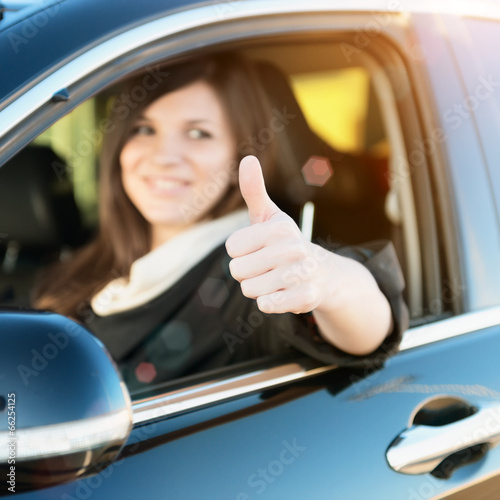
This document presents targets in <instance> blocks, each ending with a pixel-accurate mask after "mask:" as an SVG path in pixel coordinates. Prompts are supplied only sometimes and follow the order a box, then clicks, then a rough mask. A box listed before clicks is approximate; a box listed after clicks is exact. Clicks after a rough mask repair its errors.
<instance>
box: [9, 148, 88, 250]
mask: <svg viewBox="0 0 500 500" xmlns="http://www.w3.org/2000/svg"><path fill="white" fill-rule="evenodd" d="M0 233H1V234H2V236H3V238H2V239H3V240H5V239H6V240H7V241H15V242H17V243H18V244H19V246H20V247H21V248H30V249H44V250H55V249H58V248H60V247H61V246H62V245H76V244H78V243H79V238H81V235H82V226H81V221H80V216H79V212H78V209H77V207H76V204H75V201H74V198H73V193H72V188H71V183H70V182H69V180H68V178H67V175H66V169H65V168H64V162H63V161H62V160H61V158H60V157H59V156H57V155H56V154H55V153H54V152H53V151H52V150H51V149H50V148H48V147H44V146H28V147H26V148H24V149H23V150H22V151H21V152H19V153H18V154H17V155H16V156H14V157H13V158H12V159H11V160H9V161H8V162H7V163H6V164H5V165H3V166H2V167H0Z"/></svg>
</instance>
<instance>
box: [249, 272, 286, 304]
mask: <svg viewBox="0 0 500 500" xmlns="http://www.w3.org/2000/svg"><path fill="white" fill-rule="evenodd" d="M284 287H285V284H284V282H283V272H282V271H281V270H278V269H273V270H271V271H269V272H267V273H264V274H261V275H259V276H255V277H254V278H249V279H246V280H243V281H242V282H241V292H242V293H243V295H244V296H245V297H248V298H249V299H256V298H258V297H260V296H261V295H269V294H270V293H274V292H277V291H279V290H282V289H283V288H284Z"/></svg>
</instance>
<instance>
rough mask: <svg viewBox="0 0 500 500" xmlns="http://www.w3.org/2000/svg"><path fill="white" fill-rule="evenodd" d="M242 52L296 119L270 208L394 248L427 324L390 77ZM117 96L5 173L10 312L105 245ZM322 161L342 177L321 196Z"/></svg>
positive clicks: (302, 44) (291, 55) (332, 238)
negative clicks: (101, 200)
mask: <svg viewBox="0 0 500 500" xmlns="http://www.w3.org/2000/svg"><path fill="white" fill-rule="evenodd" d="M238 48H239V50H241V51H242V52H243V53H244V54H245V55H246V56H248V57H249V58H251V59H252V60H255V61H257V62H258V71H259V74H260V77H261V79H262V81H263V83H264V86H265V89H266V91H267V94H268V97H269V99H270V102H271V104H272V106H273V109H274V108H275V109H277V110H286V112H287V113H289V114H290V115H293V116H294V118H293V119H291V120H290V122H289V124H287V125H286V127H285V128H284V129H283V131H281V132H276V134H275V135H276V139H277V140H282V141H288V142H289V144H290V145H291V147H292V150H293V152H294V154H293V157H292V158H280V159H279V165H278V168H277V171H278V173H279V175H278V178H277V182H274V183H273V184H272V185H269V186H268V187H269V194H270V196H271V198H273V199H274V201H275V202H276V203H277V204H278V205H279V206H280V207H281V208H282V209H283V210H285V211H286V212H287V213H289V214H290V215H291V216H292V217H293V218H294V219H295V220H296V221H297V223H299V224H300V223H301V214H302V212H303V207H304V204H306V203H307V202H309V203H311V202H312V204H313V205H314V221H313V228H312V239H313V241H317V242H318V243H325V242H326V243H328V244H331V243H335V244H338V245H344V244H345V245H357V244H361V243H363V242H368V241H373V240H379V239H385V240H392V241H393V243H394V245H395V248H396V251H397V254H398V257H399V259H400V262H401V265H402V269H403V273H404V276H405V279H406V283H407V288H406V292H405V294H406V297H405V298H406V300H407V303H408V305H409V308H410V314H411V318H412V321H414V322H418V321H419V320H420V318H421V317H422V316H423V311H424V309H423V300H424V295H425V292H424V289H423V276H422V275H423V272H422V259H421V255H420V248H421V244H420V237H419V234H420V233H419V229H418V224H417V213H416V208H415V201H414V196H413V187H412V184H411V182H412V180H411V176H401V175H399V177H398V171H397V170H396V166H395V163H396V159H398V158H401V157H406V153H405V146H404V142H403V139H402V135H401V122H400V117H399V115H398V110H397V106H396V98H395V96H394V91H393V89H392V88H391V84H390V82H389V79H388V78H387V76H386V74H385V71H384V70H383V68H382V67H381V66H380V64H379V63H378V62H377V61H375V59H372V58H370V56H369V55H368V54H367V53H363V54H360V55H356V54H354V55H353V56H351V57H349V58H347V57H346V56H345V53H344V52H343V48H342V44H341V43H339V42H338V41H323V40H317V41H316V40H313V41H307V42H306V41H297V42H293V41H292V42H290V41H287V42H281V41H279V42H276V43H270V42H266V43H261V44H258V43H253V44H251V45H248V46H243V47H238ZM114 83H115V84H116V82H114ZM116 88H117V87H116V86H113V85H111V86H108V87H106V88H105V89H104V90H101V91H100V92H99V93H97V94H95V95H94V96H93V97H91V98H90V99H88V100H86V101H84V102H83V103H82V104H80V105H79V106H78V107H76V108H75V109H74V110H73V111H71V112H70V113H69V114H68V115H66V116H64V117H63V118H61V119H59V120H58V121H57V122H55V123H54V124H53V125H52V126H51V127H49V128H48V129H47V130H45V132H43V133H42V134H41V135H40V136H38V137H37V138H36V139H35V140H34V141H32V142H31V143H30V144H29V145H28V146H27V147H25V148H24V149H23V150H21V151H20V152H19V153H18V154H17V155H16V156H14V157H13V158H12V159H11V160H9V161H8V162H7V163H6V164H5V165H3V166H2V168H0V261H1V262H2V269H1V272H0V306H21V307H29V305H30V290H31V289H32V287H33V284H34V282H35V280H36V276H37V273H38V272H39V271H40V269H42V268H43V267H44V266H46V265H47V264H49V263H50V262H53V261H54V260H57V259H65V258H69V257H70V255H71V252H72V251H74V250H75V249H76V248H78V247H80V246H81V245H83V244H85V242H86V241H88V240H89V239H90V238H92V235H93V234H95V232H96V230H97V207H98V205H97V204H98V201H97V198H98V197H97V191H98V158H99V147H100V144H101V140H102V137H101V134H99V133H98V132H97V131H98V130H99V127H98V124H99V123H100V121H101V120H103V119H105V117H106V113H107V109H108V107H109V105H110V102H111V98H112V96H113V93H114V92H116ZM311 158H313V159H319V160H320V161H322V162H323V164H328V165H330V167H331V171H332V172H333V175H332V176H331V177H330V178H329V179H328V180H327V181H326V182H324V184H322V185H312V183H311V182H309V181H308V179H307V178H306V176H305V174H304V172H303V167H304V165H306V163H307V162H308V160H310V159H311ZM325 162H326V163H325Z"/></svg>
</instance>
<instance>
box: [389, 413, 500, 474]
mask: <svg viewBox="0 0 500 500" xmlns="http://www.w3.org/2000/svg"><path fill="white" fill-rule="evenodd" d="M499 442H500V405H499V404H484V405H482V406H481V407H480V408H479V410H478V411H477V412H476V413H475V414H473V415H471V416H469V417H466V418H464V419H463V420H458V421H456V422H453V423H450V424H446V425H441V426H428V425H413V426H412V427H410V428H409V429H406V430H405V431H403V432H402V433H401V434H400V435H399V436H398V438H396V439H395V440H394V442H393V443H392V445H391V446H389V449H388V450H387V453H386V457H387V461H388V462H389V465H390V466H391V467H392V468H393V469H394V470H395V471H397V472H402V473H404V474H425V473H428V472H432V471H433V470H434V469H435V468H436V467H437V466H438V465H439V464H440V463H441V462H442V461H443V460H445V459H446V458H447V457H449V456H450V455H452V454H453V453H456V452H459V451H461V450H465V449H467V448H469V447H471V446H475V445H479V444H484V443H488V444H489V445H490V446H495V445H497V444H498V443H499Z"/></svg>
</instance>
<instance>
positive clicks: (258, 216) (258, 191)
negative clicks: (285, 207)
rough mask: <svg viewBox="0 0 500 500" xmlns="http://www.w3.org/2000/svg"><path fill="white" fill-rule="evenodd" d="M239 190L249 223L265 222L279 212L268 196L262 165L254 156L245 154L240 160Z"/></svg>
mask: <svg viewBox="0 0 500 500" xmlns="http://www.w3.org/2000/svg"><path fill="white" fill-rule="evenodd" d="M239 177H240V190H241V194H242V196H243V199H244V200H245V202H246V204H247V206H248V214H249V216H250V224H256V223H258V222H265V221H266V220H269V219H270V218H271V217H272V216H273V215H275V214H276V213H278V212H280V209H279V208H278V206H277V205H276V204H275V203H274V202H273V200H271V198H269V195H268V194H267V191H266V185H265V183H264V176H263V175H262V167H261V166H260V163H259V160H258V159H257V158H256V157H255V156H245V158H243V160H241V162H240V174H239Z"/></svg>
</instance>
